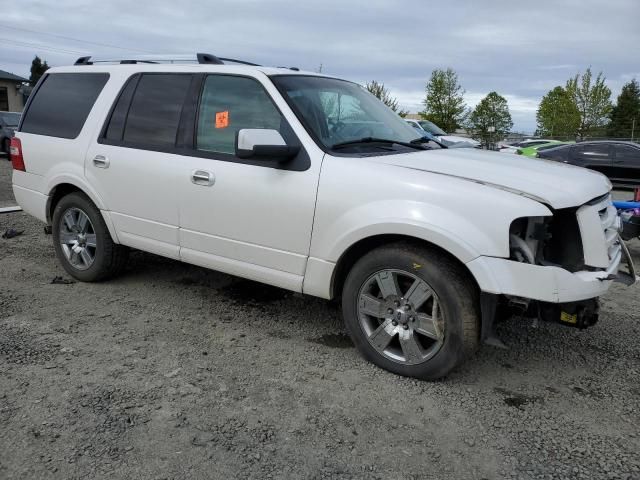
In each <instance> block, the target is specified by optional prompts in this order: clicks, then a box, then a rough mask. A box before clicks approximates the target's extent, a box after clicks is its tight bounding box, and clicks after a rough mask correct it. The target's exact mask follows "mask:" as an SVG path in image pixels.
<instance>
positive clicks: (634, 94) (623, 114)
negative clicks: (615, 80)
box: [607, 78, 640, 138]
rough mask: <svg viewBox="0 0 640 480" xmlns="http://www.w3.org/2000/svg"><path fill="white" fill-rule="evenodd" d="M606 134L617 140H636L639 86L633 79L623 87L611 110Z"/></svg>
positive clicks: (639, 99)
mask: <svg viewBox="0 0 640 480" xmlns="http://www.w3.org/2000/svg"><path fill="white" fill-rule="evenodd" d="M610 119H611V123H609V125H608V127H607V134H608V135H609V136H611V137H618V138H632V137H633V138H636V137H638V134H637V132H638V131H639V130H640V85H638V81H637V80H636V79H635V78H634V79H633V80H631V81H630V82H629V83H627V84H625V85H623V87H622V92H621V93H620V95H618V101H617V103H616V105H615V107H613V108H612V109H611V115H610Z"/></svg>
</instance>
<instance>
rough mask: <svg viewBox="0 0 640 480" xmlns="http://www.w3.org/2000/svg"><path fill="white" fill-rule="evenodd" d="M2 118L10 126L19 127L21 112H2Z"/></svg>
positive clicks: (0, 114) (0, 116)
mask: <svg viewBox="0 0 640 480" xmlns="http://www.w3.org/2000/svg"><path fill="white" fill-rule="evenodd" d="M0 119H2V121H3V122H4V123H5V124H6V125H7V126H8V127H17V126H18V123H20V114H19V113H13V112H2V113H0Z"/></svg>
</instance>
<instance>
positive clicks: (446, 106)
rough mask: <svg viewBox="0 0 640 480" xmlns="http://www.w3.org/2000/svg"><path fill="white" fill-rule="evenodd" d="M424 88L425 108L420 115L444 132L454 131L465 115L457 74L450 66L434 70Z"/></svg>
mask: <svg viewBox="0 0 640 480" xmlns="http://www.w3.org/2000/svg"><path fill="white" fill-rule="evenodd" d="M425 90H426V98H425V99H424V100H423V102H422V103H423V104H424V107H425V108H424V110H423V111H422V112H420V115H422V117H423V118H425V119H427V120H429V121H431V122H433V123H435V124H436V125H438V126H439V127H440V128H442V129H443V130H444V131H445V132H455V130H456V128H458V127H460V126H461V125H462V124H463V122H464V121H465V119H466V117H467V106H466V104H465V102H464V93H465V92H464V89H463V88H462V86H461V85H460V84H459V83H458V74H457V73H456V72H455V71H454V70H453V69H451V68H447V69H446V70H434V71H433V72H431V78H430V79H429V82H428V83H427V85H426V87H425Z"/></svg>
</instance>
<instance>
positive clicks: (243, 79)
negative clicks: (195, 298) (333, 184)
mask: <svg viewBox="0 0 640 480" xmlns="http://www.w3.org/2000/svg"><path fill="white" fill-rule="evenodd" d="M263 81H264V83H262V82H261V81H259V80H258V79H257V78H254V77H249V76H239V75H225V74H211V75H207V76H206V77H205V78H204V82H203V85H202V91H201V94H200V101H199V108H198V114H197V120H196V121H195V131H196V135H195V145H194V149H195V150H194V155H195V156H191V157H188V158H185V159H184V162H183V164H182V168H181V171H180V175H179V178H178V179H177V184H178V185H179V192H180V256H181V258H182V259H183V260H184V261H187V262H190V263H194V264H198V265H202V266H206V267H210V268H214V269H216V270H221V271H225V272H227V273H231V274H236V275H240V276H243V277H247V278H251V279H254V280H258V281H261V282H264V283H269V284H272V285H277V286H280V287H284V288H288V289H291V290H296V291H301V289H302V279H303V275H304V271H305V268H306V262H307V257H308V254H309V244H310V241H311V228H312V225H313V215H314V208H315V200H316V190H317V185H318V177H319V171H320V163H321V160H322V155H323V153H322V151H321V150H320V149H318V148H317V147H315V145H312V146H311V147H310V148H311V149H310V148H306V149H305V148H302V149H301V152H300V153H299V155H298V156H297V157H296V158H294V159H293V160H291V161H289V162H287V163H284V164H279V163H276V162H274V161H271V160H270V161H257V160H254V161H248V160H242V159H239V158H237V157H236V156H235V138H236V134H237V132H238V130H240V129H243V128H253V129H255V128H264V129H275V130H278V131H279V132H280V133H281V135H282V136H283V138H284V139H285V140H286V141H287V143H288V144H300V143H299V142H300V140H299V138H300V137H299V135H300V134H305V132H303V131H302V130H301V129H302V127H301V126H300V125H299V124H297V123H296V122H295V121H294V122H293V123H296V125H295V126H292V122H288V121H287V119H286V118H285V116H284V115H283V114H282V113H281V111H287V112H288V114H289V115H292V113H291V111H290V110H289V109H288V106H287V105H286V103H285V102H284V100H282V99H281V98H280V97H279V95H278V93H277V91H276V90H275V87H274V86H273V85H271V84H270V82H269V81H268V79H266V78H265V79H264V80H263ZM294 128H295V129H298V130H297V133H296V131H295V130H294Z"/></svg>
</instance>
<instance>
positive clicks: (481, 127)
mask: <svg viewBox="0 0 640 480" xmlns="http://www.w3.org/2000/svg"><path fill="white" fill-rule="evenodd" d="M511 127H513V122H512V121H511V114H510V113H509V106H508V104H507V99H506V98H504V97H503V96H501V95H498V94H497V93H496V92H491V93H489V95H487V96H486V97H484V98H483V99H482V100H481V101H480V103H478V105H477V106H476V108H475V109H474V110H473V112H471V114H470V115H469V118H468V122H467V129H468V130H469V131H470V132H471V136H472V137H473V138H475V139H476V140H478V141H480V142H481V143H482V146H483V147H485V148H491V147H492V146H493V145H494V144H495V143H497V142H498V141H499V140H501V139H503V138H504V137H505V136H506V135H507V134H508V133H509V132H510V131H511Z"/></svg>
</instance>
